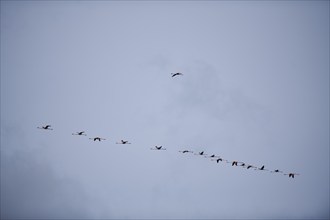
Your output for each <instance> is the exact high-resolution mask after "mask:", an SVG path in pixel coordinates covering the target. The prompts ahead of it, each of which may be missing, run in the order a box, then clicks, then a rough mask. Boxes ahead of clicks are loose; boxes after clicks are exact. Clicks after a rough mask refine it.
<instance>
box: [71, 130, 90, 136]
mask: <svg viewBox="0 0 330 220" xmlns="http://www.w3.org/2000/svg"><path fill="white" fill-rule="evenodd" d="M72 135H84V136H87V135H86V134H85V132H84V131H79V132H76V133H72Z"/></svg>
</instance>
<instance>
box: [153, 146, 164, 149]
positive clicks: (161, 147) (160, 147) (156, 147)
mask: <svg viewBox="0 0 330 220" xmlns="http://www.w3.org/2000/svg"><path fill="white" fill-rule="evenodd" d="M150 150H166V148H163V146H159V147H158V146H155V148H150Z"/></svg>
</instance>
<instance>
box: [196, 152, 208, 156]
mask: <svg viewBox="0 0 330 220" xmlns="http://www.w3.org/2000/svg"><path fill="white" fill-rule="evenodd" d="M195 155H207V154H204V151H201V152H198V154H195Z"/></svg>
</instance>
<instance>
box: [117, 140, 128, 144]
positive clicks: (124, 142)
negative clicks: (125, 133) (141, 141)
mask: <svg viewBox="0 0 330 220" xmlns="http://www.w3.org/2000/svg"><path fill="white" fill-rule="evenodd" d="M116 144H131V143H129V142H128V141H124V140H121V141H120V143H118V142H116Z"/></svg>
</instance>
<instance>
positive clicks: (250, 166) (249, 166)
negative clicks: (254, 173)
mask: <svg viewBox="0 0 330 220" xmlns="http://www.w3.org/2000/svg"><path fill="white" fill-rule="evenodd" d="M250 168H256V167H255V166H252V165H248V166H247V167H246V169H250Z"/></svg>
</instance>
